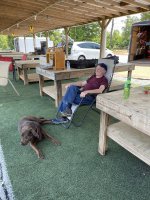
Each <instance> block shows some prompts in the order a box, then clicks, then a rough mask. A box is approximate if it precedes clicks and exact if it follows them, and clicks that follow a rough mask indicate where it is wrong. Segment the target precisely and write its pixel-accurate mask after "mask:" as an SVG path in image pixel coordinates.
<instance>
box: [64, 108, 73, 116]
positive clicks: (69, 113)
mask: <svg viewBox="0 0 150 200" xmlns="http://www.w3.org/2000/svg"><path fill="white" fill-rule="evenodd" d="M61 115H62V116H63V117H71V115H72V110H71V109H70V108H66V110H65V111H63V112H61Z"/></svg>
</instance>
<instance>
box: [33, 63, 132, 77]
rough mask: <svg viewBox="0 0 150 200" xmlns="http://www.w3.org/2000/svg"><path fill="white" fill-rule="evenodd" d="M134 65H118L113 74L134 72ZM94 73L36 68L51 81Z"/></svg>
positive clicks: (78, 70)
mask: <svg viewBox="0 0 150 200" xmlns="http://www.w3.org/2000/svg"><path fill="white" fill-rule="evenodd" d="M134 69H135V65H134V64H131V63H119V64H117V65H116V67H115V72H121V71H128V70H134ZM94 71H95V68H83V69H75V68H71V69H70V70H67V69H66V70H59V71H57V70H53V69H42V68H40V66H39V67H37V68H36V73H37V74H40V75H43V76H45V77H47V78H50V79H52V80H64V79H71V78H77V77H82V76H87V77H88V76H90V75H91V74H93V73H94Z"/></svg>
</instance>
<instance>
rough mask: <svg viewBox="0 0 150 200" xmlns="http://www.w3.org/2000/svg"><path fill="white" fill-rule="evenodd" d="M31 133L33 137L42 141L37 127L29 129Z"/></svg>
mask: <svg viewBox="0 0 150 200" xmlns="http://www.w3.org/2000/svg"><path fill="white" fill-rule="evenodd" d="M31 133H32V134H33V136H34V137H36V138H38V139H39V140H41V139H42V134H41V131H40V129H39V128H38V127H35V128H31Z"/></svg>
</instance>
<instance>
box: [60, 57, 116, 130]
mask: <svg viewBox="0 0 150 200" xmlns="http://www.w3.org/2000/svg"><path fill="white" fill-rule="evenodd" d="M98 63H105V64H106V65H107V72H106V74H105V77H106V78H107V80H108V87H107V88H106V89H105V91H104V92H105V93H106V92H109V88H110V85H111V82H112V78H113V74H114V70H115V62H114V60H111V59H99V61H98ZM104 92H103V93H104ZM90 95H91V94H90ZM83 99H84V98H83ZM83 99H81V101H80V103H79V104H78V105H76V104H73V105H72V107H71V109H72V115H71V117H67V119H68V123H62V125H63V126H64V127H65V128H69V127H70V125H71V123H73V124H74V125H75V126H77V127H79V126H81V125H82V124H83V122H84V120H85V118H86V116H87V115H88V113H89V111H90V110H91V109H92V108H93V106H94V105H95V103H96V97H95V98H94V99H93V101H92V103H91V104H90V105H84V104H82V101H83ZM81 106H86V107H87V110H86V112H84V113H83V116H82V118H81V120H80V122H78V123H77V122H76V121H75V120H74V118H75V116H76V113H77V111H78V109H79V108H80V107H81ZM59 114H60V113H59V112H57V114H56V117H57V118H58V117H59Z"/></svg>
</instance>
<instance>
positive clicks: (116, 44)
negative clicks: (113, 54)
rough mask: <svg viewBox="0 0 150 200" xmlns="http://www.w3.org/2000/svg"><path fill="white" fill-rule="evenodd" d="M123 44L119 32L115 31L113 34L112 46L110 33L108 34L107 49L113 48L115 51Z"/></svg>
mask: <svg viewBox="0 0 150 200" xmlns="http://www.w3.org/2000/svg"><path fill="white" fill-rule="evenodd" d="M121 42H122V37H121V33H120V31H119V30H114V32H113V36H112V45H111V44H110V32H107V48H109V49H111V46H112V48H113V49H116V48H120V47H121Z"/></svg>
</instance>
